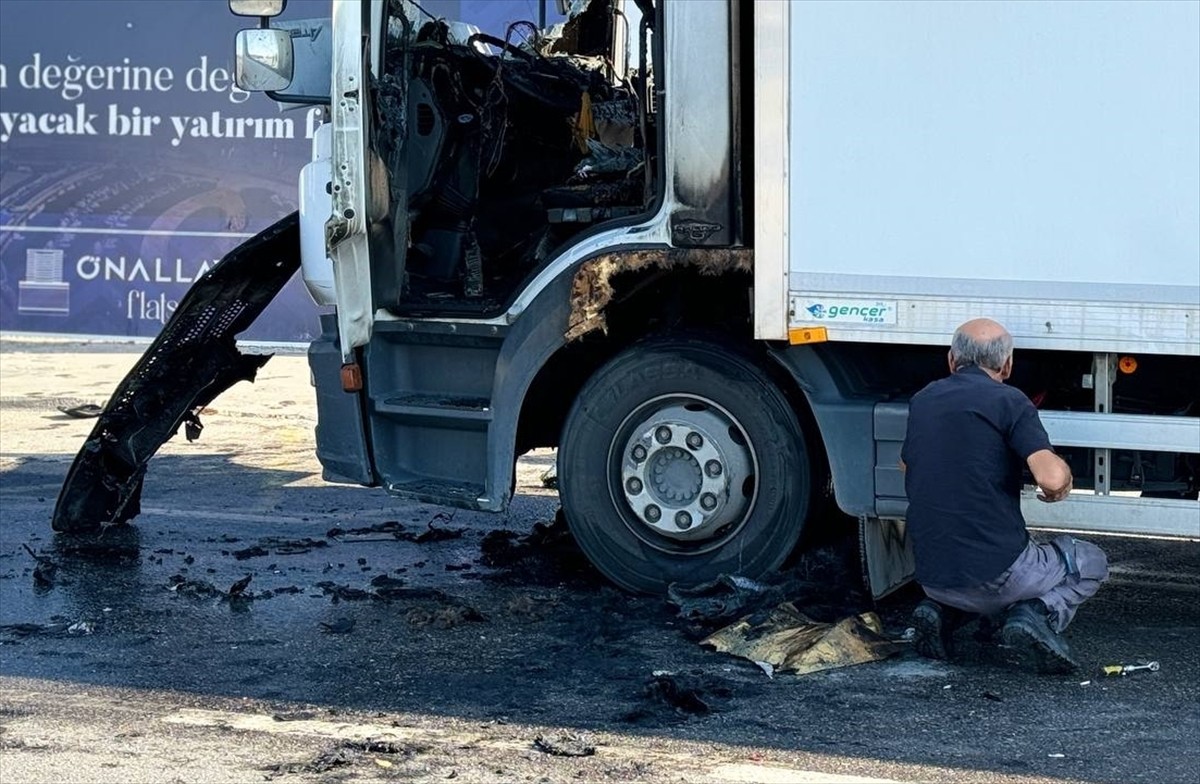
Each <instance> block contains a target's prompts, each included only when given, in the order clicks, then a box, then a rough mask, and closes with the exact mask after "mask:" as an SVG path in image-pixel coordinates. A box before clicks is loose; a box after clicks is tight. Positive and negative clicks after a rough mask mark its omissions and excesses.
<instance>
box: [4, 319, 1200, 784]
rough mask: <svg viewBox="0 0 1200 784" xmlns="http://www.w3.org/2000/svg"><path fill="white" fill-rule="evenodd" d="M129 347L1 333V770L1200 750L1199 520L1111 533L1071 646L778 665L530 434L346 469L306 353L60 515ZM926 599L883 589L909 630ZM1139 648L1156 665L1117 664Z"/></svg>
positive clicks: (438, 768)
mask: <svg viewBox="0 0 1200 784" xmlns="http://www.w3.org/2000/svg"><path fill="white" fill-rule="evenodd" d="M136 350H137V349H136V347H131V346H116V347H113V346H78V345H72V344H67V343H44V342H42V343H32V342H21V341H13V340H11V339H9V340H4V341H3V342H0V781H3V782H4V784H16V783H17V782H43V781H44V782H61V781H80V782H84V781H89V782H90V781H95V782H109V781H111V782H140V781H145V782H247V781H262V780H264V779H266V780H278V781H284V782H292V781H294V782H309V781H312V782H317V781H322V782H324V781H364V782H366V781H376V780H379V781H391V780H406V781H419V782H433V781H446V780H462V781H467V782H475V781H480V782H484V781H554V782H559V781H653V782H659V781H663V782H665V781H687V782H693V781H712V782H722V781H728V782H758V781H761V782H785V781H841V782H848V781H873V780H892V781H956V782H959V781H961V782H984V781H987V782H996V781H999V782H1017V781H1089V782H1113V783H1114V784H1115V783H1116V782H1140V781H1145V782H1193V781H1197V780H1200V755H1198V753H1197V751H1196V750H1197V749H1198V748H1200V710H1198V709H1197V706H1198V705H1200V699H1198V698H1200V687H1198V685H1197V683H1198V680H1200V645H1198V644H1197V643H1198V642H1200V609H1198V608H1200V603H1198V602H1197V599H1200V548H1197V546H1196V544H1195V543H1178V542H1163V541H1153V540H1132V539H1124V540H1122V539H1105V540H1103V545H1104V546H1105V547H1106V549H1107V550H1108V551H1109V553H1110V558H1111V561H1112V564H1113V579H1112V580H1111V582H1110V583H1109V584H1108V585H1106V586H1105V587H1104V588H1103V589H1102V591H1101V593H1100V594H1099V595H1098V596H1097V597H1096V599H1095V600H1093V601H1092V602H1091V603H1089V604H1088V605H1087V606H1086V607H1085V608H1084V609H1083V610H1082V611H1081V612H1080V614H1079V616H1078V618H1077V620H1076V622H1075V624H1074V625H1073V626H1072V628H1071V630H1070V632H1069V638H1070V640H1071V643H1072V645H1073V646H1074V649H1075V651H1076V653H1077V655H1078V656H1079V658H1080V659H1081V660H1082V661H1083V662H1084V665H1085V671H1084V672H1083V673H1081V674H1079V675H1077V676H1071V677H1058V678H1051V677H1039V676H1035V675H1031V674H1027V673H1023V672H1018V671H1014V670H1012V669H1008V668H1006V667H1004V666H1002V665H1001V664H1000V663H999V662H998V660H997V657H996V656H994V655H993V654H992V652H991V651H990V649H988V648H986V647H980V646H978V645H976V644H975V643H973V642H972V641H970V640H966V641H965V642H964V643H963V647H964V649H965V651H966V653H967V654H968V656H967V658H968V661H964V662H962V663H956V664H941V663H931V662H927V661H924V660H921V659H919V658H917V657H916V656H915V655H914V654H912V653H911V652H907V651H906V652H904V653H902V654H901V655H899V656H897V657H895V658H892V659H890V660H888V661H885V662H879V663H872V664H865V665H860V666H857V667H851V668H845V669H839V670H833V671H828V672H825V673H818V674H814V675H808V676H803V677H796V676H790V675H777V676H776V677H775V678H773V679H768V677H767V676H766V675H765V674H764V673H763V672H762V671H761V670H760V669H759V668H758V667H757V666H755V665H753V664H752V663H750V662H746V661H743V660H740V659H736V658H732V657H729V656H725V655H722V654H718V653H714V652H712V651H710V650H706V649H705V648H702V647H701V646H700V645H698V644H697V640H698V639H699V638H700V637H701V636H702V635H703V632H704V631H705V629H703V628H699V626H698V624H696V623H693V622H689V621H686V620H684V619H682V618H680V617H679V615H678V614H677V608H675V607H674V606H672V605H670V604H669V603H667V602H665V601H663V600H660V599H653V598H646V597H630V596H627V595H624V594H622V593H620V592H618V591H616V590H614V589H612V588H610V587H609V586H607V585H605V583H604V581H603V580H602V578H600V577H599V576H598V575H596V573H595V572H593V571H592V570H591V569H590V568H589V567H588V566H587V565H586V564H585V563H583V562H582V560H581V558H580V557H579V554H578V552H577V551H576V550H574V548H573V547H572V544H571V542H570V540H569V538H564V537H563V536H562V535H561V534H560V533H559V531H558V529H557V528H554V527H550V528H545V527H537V528H536V530H535V526H537V525H538V524H542V525H543V526H545V525H546V524H549V523H550V521H552V520H553V518H554V515H555V511H556V509H557V499H556V497H555V495H554V493H553V491H552V490H547V489H546V488H544V487H543V486H542V483H541V481H540V479H541V475H542V473H543V472H544V471H545V470H546V469H547V468H548V467H549V466H550V465H551V463H552V461H553V457H552V455H550V454H548V453H543V454H535V455H532V456H529V457H527V458H525V459H524V460H523V461H522V465H521V468H520V471H519V477H518V482H519V496H518V498H517V499H516V502H515V503H514V505H513V508H512V510H511V512H510V513H508V514H507V515H505V516H492V515H483V514H472V513H468V512H457V513H455V512H451V511H449V510H443V509H438V508H436V507H431V506H426V505H418V504H402V503H397V502H395V501H394V500H393V499H390V498H388V497H386V496H385V495H384V494H383V493H382V492H381V491H376V490H364V489H361V488H353V487H345V486H337V485H329V484H324V483H323V482H322V481H321V480H320V477H319V469H318V466H317V464H316V461H315V457H314V456H313V454H312V442H311V430H312V426H313V419H314V416H315V412H314V405H313V402H312V394H311V390H310V388H309V386H308V373H307V370H306V368H305V365H304V361H303V358H302V357H298V356H280V357H276V358H275V359H273V360H272V361H271V362H269V363H268V364H267V366H266V367H265V368H264V370H263V371H262V373H261V374H260V377H259V381H258V382H257V383H256V384H255V385H253V386H251V385H248V384H240V385H238V386H237V387H235V388H234V389H232V390H230V392H228V393H226V395H225V396H223V397H222V398H219V399H218V400H217V401H215V402H214V404H213V405H212V407H211V408H212V410H211V411H209V412H208V413H206V414H205V415H204V416H203V417H202V419H203V421H204V423H205V425H206V429H205V430H204V433H203V435H202V437H201V439H200V440H199V441H197V442H195V443H191V444H189V443H187V442H185V441H183V440H182V439H180V440H178V441H172V442H170V443H169V444H168V445H167V446H166V447H165V448H164V449H163V450H162V452H161V453H160V456H159V457H157V458H156V459H155V460H154V461H153V462H152V463H151V468H150V472H149V474H148V476H147V479H146V482H145V492H144V495H143V502H142V505H143V512H142V514H141V515H140V516H139V517H138V518H137V519H136V520H135V524H134V526H133V527H132V528H130V529H126V530H120V531H110V532H109V533H107V534H106V535H105V537H104V538H103V539H102V540H101V541H100V544H99V545H92V546H90V547H87V548H82V549H81V547H80V545H79V543H77V542H72V541H70V540H65V539H61V538H56V537H54V536H53V535H52V534H51V533H50V531H49V525H48V520H49V517H50V512H51V509H52V508H53V504H54V500H55V497H56V495H57V492H58V487H59V485H60V484H61V482H62V479H63V476H64V474H65V472H66V469H67V467H68V465H69V463H70V461H71V459H72V458H73V457H74V453H75V451H76V450H77V449H78V447H79V445H80V444H81V443H82V441H83V439H84V437H85V436H86V434H87V432H88V431H89V430H90V428H91V426H92V420H77V419H71V418H69V417H66V416H65V415H63V414H61V413H60V412H59V411H58V408H57V407H58V406H59V405H60V404H69V403H83V402H93V403H103V402H104V401H105V399H106V398H107V396H108V394H109V392H110V391H111V389H112V388H113V386H114V385H115V383H116V382H117V381H118V380H119V378H120V377H121V376H122V375H123V374H124V372H125V370H126V369H128V367H129V366H130V365H132V363H133V362H134V360H135V359H136V353H135V352H136ZM431 529H432V530H434V531H435V532H440V533H435V534H428V533H427V532H428V531H430V530H431ZM497 532H499V533H497ZM531 532H533V533H534V539H536V540H538V542H539V546H536V547H535V546H533V545H531V544H529V542H528V540H526V539H522V537H527V536H528V535H530V534H531ZM26 547H28V548H29V550H28V551H27V550H26ZM30 551H32V553H33V554H35V555H36V556H37V557H39V558H41V559H43V560H42V561H40V562H39V561H38V560H35V557H34V555H31V553H30ZM851 556H852V553H848V552H847V551H846V550H845V549H843V548H839V546H838V545H836V544H835V545H830V546H825V547H823V548H820V549H818V550H815V551H813V552H810V553H807V554H803V555H801V556H799V557H798V559H797V560H796V562H795V563H794V564H793V565H792V573H793V574H799V575H801V576H802V577H804V578H806V579H807V580H808V582H809V583H810V585H811V586H813V587H812V588H811V589H810V590H807V591H806V592H804V593H803V594H802V595H798V596H796V597H795V598H796V600H797V603H798V604H799V605H800V606H801V607H802V609H805V610H807V611H810V612H811V613H812V614H813V615H814V616H817V617H823V618H828V619H830V620H832V619H835V618H836V617H838V616H839V615H842V614H845V613H848V612H852V611H855V610H860V609H868V608H869V607H870V603H869V602H868V601H867V600H866V598H865V597H863V596H862V594H861V593H860V592H856V590H855V582H854V579H853V576H852V575H851V574H850V571H852V570H849V569H848V568H847V566H846V564H848V563H851V562H852V558H851ZM35 572H36V574H35ZM246 577H250V582H249V583H248V584H247V585H246V587H245V588H244V590H243V591H242V593H241V595H240V596H235V597H232V598H231V597H230V596H229V593H230V589H231V588H232V587H233V586H234V584H235V583H237V582H239V581H242V580H244V579H245V578H246ZM915 600H916V595H915V593H914V592H911V591H907V592H901V594H899V595H896V596H893V597H889V598H888V599H886V600H884V601H883V602H881V603H880V604H879V605H878V606H877V607H876V608H875V609H876V610H877V611H878V612H879V613H880V615H881V617H882V618H883V620H884V623H885V626H886V628H887V629H888V630H889V632H891V633H893V634H896V635H899V634H900V633H901V632H902V631H903V629H904V627H905V625H906V616H907V613H908V612H909V611H910V610H911V608H912V605H913V604H914V603H915ZM1144 659H1154V660H1157V661H1159V662H1160V663H1161V669H1160V670H1159V671H1158V672H1156V673H1148V672H1139V673H1135V674H1133V675H1130V676H1127V677H1123V678H1102V677H1099V676H1098V670H1099V667H1100V666H1101V665H1103V664H1109V663H1116V662H1136V661H1139V660H1144ZM655 673H658V676H657V677H656V675H655ZM664 673H670V674H669V675H666V674H664ZM664 684H670V688H665V687H664ZM672 690H674V692H672ZM680 694H683V696H684V697H686V698H687V699H679V695H680ZM691 698H695V699H691ZM539 736H541V737H542V739H543V742H542V744H541V748H539V747H538V744H537V743H536V742H535V741H536V739H537V738H538V737H539ZM589 749H590V750H591V751H592V753H591V754H587V752H588V750H589ZM547 750H549V751H555V752H558V754H581V755H586V756H558V755H556V754H553V753H547Z"/></svg>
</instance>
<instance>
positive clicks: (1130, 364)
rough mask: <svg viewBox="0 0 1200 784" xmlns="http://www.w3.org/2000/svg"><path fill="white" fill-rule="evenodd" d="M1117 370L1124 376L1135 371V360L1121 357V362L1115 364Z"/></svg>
mask: <svg viewBox="0 0 1200 784" xmlns="http://www.w3.org/2000/svg"><path fill="white" fill-rule="evenodd" d="M1117 369H1118V370H1120V371H1121V372H1122V373H1124V374H1125V375H1129V374H1130V373H1132V372H1133V371H1135V370H1137V360H1136V359H1134V358H1133V357H1121V360H1120V361H1119V362H1117Z"/></svg>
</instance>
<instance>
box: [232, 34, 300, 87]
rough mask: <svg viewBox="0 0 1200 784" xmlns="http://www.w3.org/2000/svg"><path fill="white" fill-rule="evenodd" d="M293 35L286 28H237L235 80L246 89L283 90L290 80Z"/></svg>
mask: <svg viewBox="0 0 1200 784" xmlns="http://www.w3.org/2000/svg"><path fill="white" fill-rule="evenodd" d="M292 68H293V63H292V36H291V35H290V34H289V33H288V32H287V31H286V30H272V29H269V28H258V29H254V30H239V31H238V34H237V51H236V54H235V57H234V81H235V82H236V83H237V86H238V87H240V88H242V89H243V90H247V91H249V92H274V91H277V90H285V89H287V87H288V85H290V84H291V83H292Z"/></svg>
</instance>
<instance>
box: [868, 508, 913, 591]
mask: <svg viewBox="0 0 1200 784" xmlns="http://www.w3.org/2000/svg"><path fill="white" fill-rule="evenodd" d="M858 545H859V554H860V556H861V558H862V567H863V574H864V576H865V577H866V583H867V587H868V588H870V589H871V596H873V597H874V598H876V599H882V598H883V597H884V596H887V595H888V594H889V593H891V592H892V591H895V590H896V589H898V588H901V587H903V586H904V585H905V584H907V583H908V581H909V580H911V579H912V578H913V575H914V574H915V573H916V568H917V562H916V558H915V557H914V555H913V548H912V541H911V540H909V538H908V531H907V530H906V529H905V523H904V521H903V520H880V519H877V518H874V517H862V518H859V521H858Z"/></svg>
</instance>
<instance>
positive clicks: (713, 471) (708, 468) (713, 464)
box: [704, 460, 724, 476]
mask: <svg viewBox="0 0 1200 784" xmlns="http://www.w3.org/2000/svg"><path fill="white" fill-rule="evenodd" d="M723 470H724V469H723V468H722V467H721V464H720V463H718V462H717V461H716V460H709V461H708V462H707V463H705V464H704V473H706V474H708V475H709V476H720V475H721V471H723Z"/></svg>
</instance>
